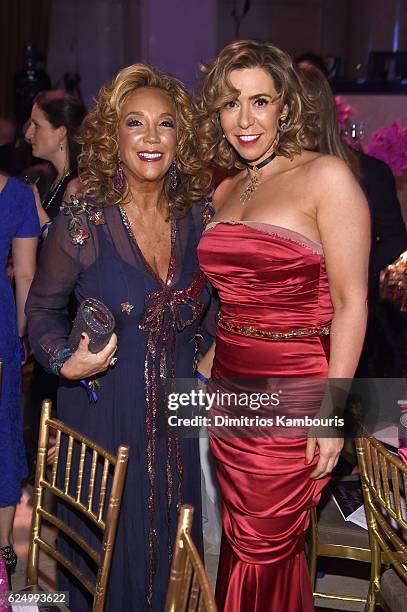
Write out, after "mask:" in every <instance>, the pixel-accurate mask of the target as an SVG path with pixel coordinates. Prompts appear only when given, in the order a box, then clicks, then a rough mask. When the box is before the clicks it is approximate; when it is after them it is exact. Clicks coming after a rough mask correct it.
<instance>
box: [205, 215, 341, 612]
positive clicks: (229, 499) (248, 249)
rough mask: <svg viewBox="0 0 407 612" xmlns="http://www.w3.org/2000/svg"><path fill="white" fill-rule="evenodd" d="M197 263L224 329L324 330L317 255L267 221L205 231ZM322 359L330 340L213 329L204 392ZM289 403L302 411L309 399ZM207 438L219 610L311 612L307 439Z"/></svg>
mask: <svg viewBox="0 0 407 612" xmlns="http://www.w3.org/2000/svg"><path fill="white" fill-rule="evenodd" d="M198 256H199V261H200V266H201V269H202V270H203V272H204V273H205V274H206V276H207V277H208V279H209V280H210V281H211V283H212V284H213V286H214V287H216V288H217V289H218V291H219V298H220V302H221V313H222V317H223V319H224V320H225V321H228V322H230V323H231V324H234V325H240V326H243V327H246V326H251V327H253V328H255V329H256V330H258V329H261V330H265V331H275V332H289V331H292V330H298V329H304V328H320V327H323V326H327V325H328V326H329V324H330V322H331V319H332V313H333V309H332V304H331V300H330V295H329V287H328V279H327V274H326V269H325V262H324V256H323V252H322V248H321V246H320V245H319V244H317V243H315V242H313V241H312V240H309V239H308V238H306V237H305V236H303V235H302V234H299V233H297V232H294V231H291V230H288V229H286V228H282V227H279V226H275V225H271V224H266V223H255V222H218V223H211V224H209V225H208V227H207V229H206V231H205V233H204V235H203V237H202V239H201V242H200V244H199V247H198ZM328 358H329V336H319V335H316V334H315V335H305V336H302V337H294V338H290V339H288V340H287V339H284V340H269V339H263V338H259V337H249V336H246V335H243V334H240V333H237V332H236V331H231V330H228V329H225V327H223V326H220V325H218V327H217V336H216V352H215V359H214V364H213V369H212V380H211V383H210V389H212V390H213V391H214V390H215V387H216V384H217V381H222V385H223V387H225V386H226V387H227V385H228V383H227V381H228V380H230V381H231V383H230V384H231V387H233V386H236V382H235V381H236V379H239V380H242V379H244V378H246V379H247V378H248V377H257V378H264V380H266V379H269V378H276V377H277V378H279V377H281V379H284V378H286V377H289V378H290V377H300V378H302V377H304V379H307V380H308V379H321V378H324V377H326V376H327V371H328ZM292 397H293V401H294V402H297V404H298V406H297V408H298V409H299V410H301V402H302V401H303V402H305V403H306V399H305V400H304V399H303V398H301V397H300V398H299V399H298V396H295V394H293V395H292ZM310 397H314V396H313V395H312V394H311V395H310ZM308 408H311V412H312V407H310V406H308ZM317 408H318V407H317V406H315V411H316V410H317ZM216 413H217V414H220V413H222V406H216ZM210 438H211V448H212V451H213V454H214V456H215V459H216V471H217V477H218V481H219V487H220V490H221V495H222V522H223V540H222V547H221V554H220V559H219V570H218V579H217V587H216V599H217V603H218V606H219V609H220V610H224V611H225V612H239V611H244V612H280V611H281V610H284V612H310V611H312V610H313V609H314V605H313V597H312V590H311V585H310V580H309V575H308V569H307V564H306V559H305V554H304V535H305V532H306V530H307V527H308V524H309V510H310V508H312V507H313V506H314V505H316V504H317V503H318V501H319V497H320V494H321V490H322V488H323V487H324V486H325V484H326V483H327V480H328V478H323V479H321V480H311V479H310V478H309V476H310V474H311V472H312V471H313V469H314V468H315V466H316V464H317V461H318V456H317V455H316V456H315V458H314V460H313V462H312V463H311V464H310V465H306V464H305V463H304V459H305V448H306V438H305V437H304V436H302V437H291V438H290V437H267V436H266V437H228V436H225V437H222V436H218V435H216V433H214V434H211V436H210Z"/></svg>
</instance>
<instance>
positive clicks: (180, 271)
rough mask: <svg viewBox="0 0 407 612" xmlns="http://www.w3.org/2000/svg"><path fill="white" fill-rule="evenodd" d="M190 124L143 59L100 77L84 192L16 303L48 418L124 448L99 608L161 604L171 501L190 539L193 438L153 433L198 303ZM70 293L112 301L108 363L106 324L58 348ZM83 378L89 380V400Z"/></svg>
mask: <svg viewBox="0 0 407 612" xmlns="http://www.w3.org/2000/svg"><path fill="white" fill-rule="evenodd" d="M195 125H196V111H195V108H194V105H193V103H192V101H191V98H190V96H189V94H188V92H187V91H186V90H185V88H184V87H183V86H182V85H181V83H180V82H179V81H177V80H176V79H174V78H173V77H171V76H169V75H166V74H162V73H160V72H158V71H156V70H155V69H154V68H152V67H150V66H147V65H145V64H135V65H134V66H129V67H127V68H124V69H123V70H121V71H120V72H119V73H118V75H117V76H116V77H115V79H113V81H112V83H111V84H109V85H106V86H104V87H103V88H102V89H101V92H100V95H99V98H98V100H97V103H96V106H95V107H94V109H93V110H92V111H91V112H90V113H89V115H88V116H87V118H86V119H85V121H84V124H83V127H82V130H81V137H80V139H81V142H82V144H83V152H82V155H81V157H80V178H81V184H82V185H83V196H84V197H83V199H81V200H79V199H74V200H73V201H71V202H70V203H68V204H66V205H65V206H64V209H63V212H64V213H65V214H61V215H59V216H58V218H57V219H56V220H55V222H54V223H53V224H52V225H51V228H50V231H49V234H48V237H47V239H46V240H45V241H44V245H43V248H42V253H41V257H40V263H39V268H38V273H37V275H36V277H35V280H34V283H33V287H32V291H31V293H30V297H29V300H28V304H27V313H28V318H29V332H30V342H31V346H32V348H33V351H34V354H35V356H36V358H37V359H38V360H39V361H40V362H41V364H42V365H43V367H44V368H46V369H47V370H48V371H52V372H54V373H56V374H59V376H60V386H59V391H58V416H59V417H60V418H61V419H62V420H63V421H64V422H66V423H67V424H68V425H70V426H71V427H73V428H75V429H76V430H79V431H80V432H82V433H83V434H86V435H88V436H90V437H91V438H92V439H94V440H95V441H96V442H98V443H99V444H101V445H102V446H104V447H105V448H107V449H108V450H110V451H111V452H113V451H115V449H116V448H117V446H118V445H119V444H129V445H130V448H131V452H130V460H129V465H128V471H127V481H126V486H125V491H124V498H123V503H122V509H121V516H120V520H119V528H118V533H117V539H116V545H115V550H114V554H113V563H112V569H111V574H110V583H109V588H108V595H107V605H106V610H109V611H112V612H113V611H116V610H133V609H137V610H138V611H140V612H143V611H147V610H151V609H154V610H157V611H158V610H163V609H164V603H165V595H166V590H167V582H168V577H169V567H170V557H171V544H172V542H173V541H174V537H175V533H176V528H177V513H178V508H179V503H180V502H181V499H182V502H183V503H189V504H192V505H193V506H194V507H195V510H196V520H195V521H194V529H193V531H194V534H193V537H194V540H195V541H196V542H197V544H198V547H199V548H200V549H201V550H202V530H201V521H200V517H201V491H200V468H199V446H198V440H193V439H178V438H174V437H172V436H170V435H169V434H168V433H167V431H165V432H162V434H160V435H159V434H158V432H157V427H158V423H159V415H160V410H161V405H160V402H159V398H160V397H162V394H161V391H162V389H161V384H160V381H162V379H163V378H164V379H165V378H169V379H173V378H174V377H177V378H190V377H192V376H193V367H194V366H193V364H194V355H195V346H194V345H195V342H194V339H195V335H196V332H197V330H198V325H199V322H200V317H201V315H202V314H203V312H204V310H205V308H206V304H207V303H208V301H209V290H208V288H207V284H206V279H205V277H204V275H203V274H201V273H200V272H199V266H198V260H197V255H196V247H197V243H198V241H199V238H200V235H201V230H202V220H201V218H202V214H203V212H204V206H203V205H202V202H203V201H204V200H206V197H207V193H208V190H209V176H208V174H207V173H206V171H205V170H204V166H203V164H202V162H201V161H200V159H199V155H198V143H197V134H196V128H195ZM72 291H74V293H75V296H76V299H77V302H78V303H82V302H83V301H84V300H85V299H86V298H88V297H94V298H97V299H98V300H100V301H102V302H104V303H105V304H106V306H108V308H109V309H110V310H111V311H112V313H113V315H114V317H115V320H116V330H117V336H118V344H119V350H118V353H117V355H118V361H117V363H115V364H114V362H115V361H116V360H114V361H113V362H112V363H111V361H112V359H113V356H114V354H115V352H116V349H117V346H116V336H115V335H113V336H112V338H111V339H110V341H109V343H108V345H107V346H106V348H104V349H103V350H102V351H100V352H99V353H96V354H94V353H92V352H90V351H89V349H88V346H89V338H88V336H87V335H86V334H84V335H83V338H82V340H81V342H80V344H79V347H78V349H77V350H75V351H73V350H72V349H70V348H69V345H68V343H67V338H68V336H69V333H70V329H71V324H70V321H69V318H68V316H67V312H66V309H67V305H68V300H69V296H70V295H71V292H72ZM109 364H110V365H112V366H113V364H114V368H113V367H109ZM85 379H86V380H87V381H88V383H89V384H90V385H91V387H93V388H94V386H95V384H96V385H98V386H99V387H100V388H99V389H98V391H97V396H98V398H97V403H96V405H94V406H93V405H90V404H89V398H88V393H87V391H86V389H84V387H83V383H85V386H86V380H85ZM96 381H97V382H96ZM89 384H88V390H89ZM92 397H93V399H95V398H94V396H92ZM78 460H79V457H78V456H77V455H74V457H73V466H72V472H73V473H74V472H75V470H77V468H78V464H77V461H78ZM88 472H89V471H88ZM88 472H87V473H86V474H85V478H87V477H88V476H89V473H88ZM60 515H61V517H62V518H63V519H64V520H65V521H67V522H68V524H69V525H72V526H73V527H75V528H76V529H77V530H78V531H79V532H80V533H81V534H82V536H83V537H84V538H85V539H86V540H87V541H88V542H89V543H91V544H92V545H94V546H97V545H98V540H97V538H96V536H95V534H94V533H93V531H92V529H90V528H88V527H87V526H86V525H84V524H83V522H82V521H81V520H79V519H78V517H77V516H76V515H75V513H74V512H73V511H71V510H69V509H68V508H66V507H61V509H60ZM60 546H61V550H62V551H63V552H64V553H65V554H66V555H68V557H69V558H70V560H71V561H72V563H73V564H74V565H75V566H76V567H78V568H79V569H80V570H82V571H84V572H85V573H86V574H91V569H90V568H89V564H88V562H87V560H86V559H84V558H83V557H82V556H80V554H78V552H77V551H76V550H75V548H74V547H72V546H70V545H69V543H68V542H65V541H63V538H62V539H61V542H60ZM59 587H60V588H61V589H62V590H69V592H70V607H71V608H72V609H73V610H78V611H79V610H80V611H81V612H85V611H86V610H90V609H91V603H90V601H89V594H86V592H84V589H82V588H81V587H80V585H79V584H78V583H77V582H75V584H74V583H73V582H72V579H71V580H68V579H67V578H66V577H64V576H63V575H62V574H61V575H60V580H59Z"/></svg>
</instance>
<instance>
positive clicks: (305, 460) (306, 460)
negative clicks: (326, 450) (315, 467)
mask: <svg viewBox="0 0 407 612" xmlns="http://www.w3.org/2000/svg"><path fill="white" fill-rule="evenodd" d="M304 465H308V459H307V458H306V457H305V459H304Z"/></svg>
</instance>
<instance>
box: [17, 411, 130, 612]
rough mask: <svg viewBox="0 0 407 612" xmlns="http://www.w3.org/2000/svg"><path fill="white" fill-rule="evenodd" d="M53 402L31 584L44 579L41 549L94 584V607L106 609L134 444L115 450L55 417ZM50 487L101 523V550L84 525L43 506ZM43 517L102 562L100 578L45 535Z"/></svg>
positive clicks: (37, 500)
mask: <svg viewBox="0 0 407 612" xmlns="http://www.w3.org/2000/svg"><path fill="white" fill-rule="evenodd" d="M51 408H52V405H51V401H50V400H45V401H44V402H43V407H42V414H41V424H40V434H39V443H38V458H37V467H36V476H35V487H34V504H33V506H34V507H33V517H32V534H31V536H32V539H31V545H30V551H29V557H28V564H27V584H28V585H35V584H37V583H38V561H39V551H40V549H41V550H43V551H44V552H46V553H47V554H48V555H50V556H51V557H52V558H53V559H55V560H56V561H57V562H58V563H60V564H62V565H63V566H64V567H65V568H66V569H67V570H68V572H70V573H71V574H72V575H74V576H75V577H76V578H77V579H78V580H79V581H80V582H81V583H82V584H83V585H84V586H85V587H86V588H87V589H88V591H89V592H90V593H91V594H92V596H93V608H92V609H93V612H103V610H104V604H105V599H106V592H107V584H108V578H109V572H110V566H111V562H112V554H113V547H114V542H115V538H116V532H117V525H118V517H119V511H120V505H121V500H122V496H123V489H124V482H125V477H126V470H127V463H128V454H129V448H128V447H127V446H119V448H118V450H117V453H116V455H112V454H111V453H110V452H108V451H107V450H105V449H104V448H103V447H101V446H100V445H98V444H97V443H96V442H94V441H93V440H91V439H90V438H88V437H86V436H84V435H82V434H81V433H79V432H77V431H75V430H73V429H72V428H70V427H68V426H67V425H65V424H64V423H62V421H59V420H58V419H54V418H51ZM51 428H52V430H55V432H56V434H55V437H56V448H55V453H54V459H53V463H52V470H51V474H50V477H49V478H48V475H47V472H46V467H47V465H46V460H47V450H48V443H49V434H50V429H51ZM89 455H91V456H92V462H91V465H90V469H89V464H88V465H87V457H88V456H89ZM101 462H103V471H102V469H100V470H99V469H98V463H99V464H100V463H101ZM60 467H61V468H62V469H61V470H60V469H59V468H60ZM87 468H88V469H87ZM86 474H88V477H87V481H88V482H87V483H86V486H85V479H86ZM110 474H111V476H112V477H111V479H110V480H111V482H110V480H109V475H110ZM109 485H110V489H109ZM45 490H48V491H50V492H51V493H52V494H53V495H54V496H55V497H56V498H59V499H61V500H64V502H66V503H67V504H68V505H69V506H71V507H72V508H74V509H75V510H76V511H78V512H79V516H80V515H81V514H82V515H83V518H84V520H85V519H88V520H91V521H92V522H93V523H94V524H95V525H96V526H97V527H98V528H99V533H100V552H99V551H97V550H96V549H95V548H93V546H91V545H90V544H89V542H87V541H86V540H85V538H84V537H82V536H81V535H80V534H79V533H78V531H76V530H75V529H73V528H72V527H71V526H70V525H68V524H67V523H66V522H65V521H63V520H62V519H61V518H60V517H58V516H56V515H55V514H53V513H52V511H50V510H49V509H45V508H44V507H43V500H44V491H45ZM96 490H98V491H99V497H98V511H97V513H96V512H95V511H94V510H93V498H94V495H95V491H96ZM108 491H109V494H108ZM105 506H106V508H105ZM42 521H47V522H48V523H50V524H51V525H53V526H54V527H56V528H57V529H59V530H60V531H61V532H63V533H64V538H65V539H69V540H71V541H72V542H73V543H74V545H75V546H77V547H79V548H80V549H82V550H83V552H84V553H85V554H86V555H87V556H88V557H89V559H90V560H91V562H93V564H95V566H96V570H97V575H96V577H95V579H94V580H91V579H90V577H89V576H88V575H85V574H84V573H83V572H82V571H81V570H80V569H79V568H77V567H75V566H74V565H73V564H72V562H71V561H70V560H69V559H68V558H67V557H66V556H65V555H64V554H63V553H62V552H61V550H59V549H57V548H56V547H55V546H54V545H52V544H51V543H49V542H46V541H45V540H44V539H43V538H42V537H41V530H42Z"/></svg>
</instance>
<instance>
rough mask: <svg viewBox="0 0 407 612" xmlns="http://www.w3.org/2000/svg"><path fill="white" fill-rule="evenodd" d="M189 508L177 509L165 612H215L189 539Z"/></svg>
mask: <svg viewBox="0 0 407 612" xmlns="http://www.w3.org/2000/svg"><path fill="white" fill-rule="evenodd" d="M193 516H194V509H193V507H192V506H189V505H183V506H181V510H180V515H179V520H178V529H177V535H176V538H175V545H174V553H173V557H172V564H171V573H170V580H169V585H168V591H167V600H166V603H165V612H184V611H185V610H188V612H195V611H197V612H216V604H215V600H214V598H213V595H212V591H211V587H210V584H209V581H208V577H207V575H206V573H205V568H204V566H203V563H202V561H201V559H200V558H199V553H198V551H197V549H196V547H195V545H194V543H193V541H192V538H191V527H192V519H193Z"/></svg>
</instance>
